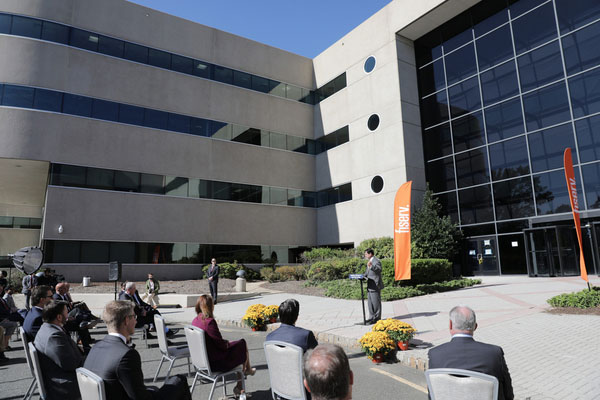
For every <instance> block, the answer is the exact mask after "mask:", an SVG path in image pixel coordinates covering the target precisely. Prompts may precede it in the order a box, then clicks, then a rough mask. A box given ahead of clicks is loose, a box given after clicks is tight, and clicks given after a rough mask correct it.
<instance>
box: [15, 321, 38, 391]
mask: <svg viewBox="0 0 600 400" xmlns="http://www.w3.org/2000/svg"><path fill="white" fill-rule="evenodd" d="M19 335H21V343H23V350H24V351H25V359H26V360H27V365H28V366H29V372H31V377H32V379H31V383H30V384H29V389H27V392H25V396H23V400H25V399H30V398H31V397H33V393H34V392H35V384H36V382H35V373H34V372H33V364H31V355H30V354H29V339H28V338H27V334H26V333H25V330H24V329H23V327H19Z"/></svg>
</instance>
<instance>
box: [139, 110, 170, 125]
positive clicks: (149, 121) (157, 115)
mask: <svg viewBox="0 0 600 400" xmlns="http://www.w3.org/2000/svg"><path fill="white" fill-rule="evenodd" d="M168 123H169V113H168V112H164V111H158V110H151V109H149V108H146V109H145V110H144V126H147V127H149V128H156V129H167V126H168Z"/></svg>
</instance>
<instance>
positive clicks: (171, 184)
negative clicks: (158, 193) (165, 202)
mask: <svg viewBox="0 0 600 400" xmlns="http://www.w3.org/2000/svg"><path fill="white" fill-rule="evenodd" d="M188 186H189V181H188V178H182V177H173V176H167V177H166V178H165V194H166V195H167V196H179V197H187V196H188ZM195 197H198V196H195Z"/></svg>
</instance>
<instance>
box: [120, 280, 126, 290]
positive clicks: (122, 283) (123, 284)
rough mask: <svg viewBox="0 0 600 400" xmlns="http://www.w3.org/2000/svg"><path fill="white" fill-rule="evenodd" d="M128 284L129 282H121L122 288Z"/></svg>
mask: <svg viewBox="0 0 600 400" xmlns="http://www.w3.org/2000/svg"><path fill="white" fill-rule="evenodd" d="M126 284H127V282H121V289H123V290H125V285H126Z"/></svg>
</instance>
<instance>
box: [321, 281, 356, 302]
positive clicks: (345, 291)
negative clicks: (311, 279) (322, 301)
mask: <svg viewBox="0 0 600 400" xmlns="http://www.w3.org/2000/svg"><path fill="white" fill-rule="evenodd" d="M319 286H321V287H322V288H324V289H325V296H327V297H334V298H336V299H350V300H360V282H358V281H351V280H348V279H340V280H335V281H327V282H322V283H320V284H319ZM364 291H365V298H366V297H367V288H366V286H365V288H364Z"/></svg>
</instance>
